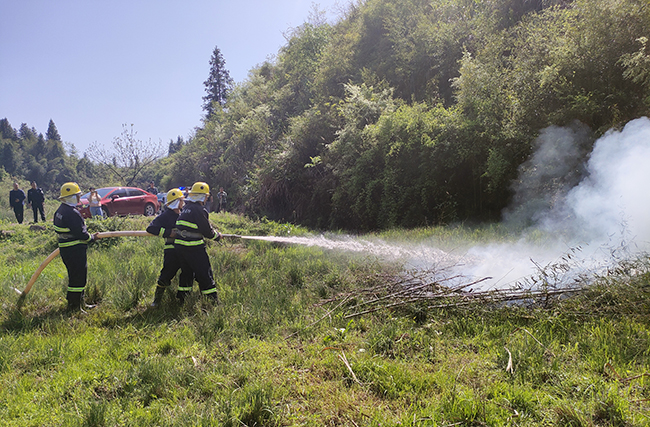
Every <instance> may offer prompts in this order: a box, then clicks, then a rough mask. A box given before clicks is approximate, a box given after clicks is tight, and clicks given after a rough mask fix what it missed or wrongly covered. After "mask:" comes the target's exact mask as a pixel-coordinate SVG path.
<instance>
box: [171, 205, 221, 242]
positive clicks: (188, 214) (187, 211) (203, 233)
mask: <svg viewBox="0 0 650 427" xmlns="http://www.w3.org/2000/svg"><path fill="white" fill-rule="evenodd" d="M176 228H177V229H178V233H179V235H178V236H176V239H175V240H174V244H176V245H182V246H201V245H205V242H204V241H203V238H204V237H205V238H206V239H215V240H219V238H220V237H221V235H220V234H219V233H217V232H216V231H215V230H214V228H212V225H210V221H209V220H208V211H206V210H205V209H204V208H203V206H202V205H201V204H200V203H197V202H190V201H186V202H185V207H183V210H182V211H181V214H180V215H179V216H178V219H177V220H176Z"/></svg>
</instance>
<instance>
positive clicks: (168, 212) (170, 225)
mask: <svg viewBox="0 0 650 427" xmlns="http://www.w3.org/2000/svg"><path fill="white" fill-rule="evenodd" d="M177 218H178V214H177V213H176V212H174V210H173V209H165V210H163V211H162V213H161V214H160V215H158V216H157V217H155V218H154V219H153V221H151V223H150V224H149V226H148V227H147V233H149V234H153V235H156V236H160V237H164V238H165V249H173V248H174V239H173V238H172V237H171V233H172V231H173V230H174V229H175V228H176V219H177Z"/></svg>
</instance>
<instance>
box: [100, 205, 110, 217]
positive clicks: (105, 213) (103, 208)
mask: <svg viewBox="0 0 650 427" xmlns="http://www.w3.org/2000/svg"><path fill="white" fill-rule="evenodd" d="M102 210H103V211H104V216H105V217H106V218H108V217H109V216H111V214H110V213H109V212H108V208H107V207H106V206H102Z"/></svg>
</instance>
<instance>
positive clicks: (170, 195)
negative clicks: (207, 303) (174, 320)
mask: <svg viewBox="0 0 650 427" xmlns="http://www.w3.org/2000/svg"><path fill="white" fill-rule="evenodd" d="M183 205H184V198H183V193H182V192H181V190H179V189H178V188H173V189H171V190H169V191H168V192H167V202H166V203H165V207H166V209H164V210H163V211H162V213H161V214H160V215H158V216H157V217H156V218H155V219H154V220H153V221H151V223H150V224H149V226H148V227H147V233H149V234H153V235H156V236H161V237H163V238H164V239H165V249H164V252H163V267H162V270H160V275H159V276H158V284H157V286H156V294H155V296H154V299H153V302H152V303H151V307H157V306H159V305H160V302H161V300H162V297H163V295H164V293H165V289H167V288H169V287H170V285H171V282H172V279H173V278H174V276H176V273H177V272H178V270H180V269H181V261H180V258H179V256H178V251H177V250H176V249H175V248H174V238H175V237H176V220H177V219H178V214H179V213H180V212H181V209H183ZM179 286H180V287H181V288H187V287H189V288H190V289H191V288H192V273H191V271H186V270H181V275H180V283H179Z"/></svg>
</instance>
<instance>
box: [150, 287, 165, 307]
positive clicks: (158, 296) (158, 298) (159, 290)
mask: <svg viewBox="0 0 650 427" xmlns="http://www.w3.org/2000/svg"><path fill="white" fill-rule="evenodd" d="M164 294H165V288H163V287H162V286H156V294H155V295H154V297H153V302H152V303H151V307H158V306H159V305H160V303H161V301H162V297H163V295H164Z"/></svg>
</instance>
